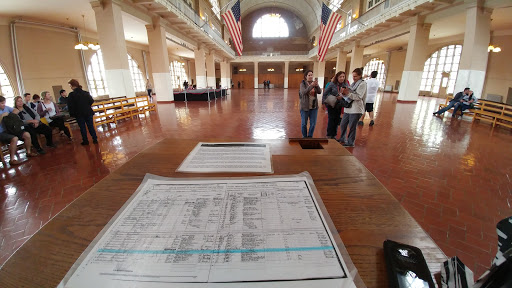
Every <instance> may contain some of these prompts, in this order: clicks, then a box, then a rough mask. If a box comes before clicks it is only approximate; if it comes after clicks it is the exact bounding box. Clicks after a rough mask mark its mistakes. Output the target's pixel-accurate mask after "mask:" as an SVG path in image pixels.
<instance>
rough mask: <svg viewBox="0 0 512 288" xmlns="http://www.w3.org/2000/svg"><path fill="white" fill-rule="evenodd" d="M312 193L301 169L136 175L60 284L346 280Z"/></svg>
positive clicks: (338, 283) (320, 283)
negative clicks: (247, 174)
mask: <svg viewBox="0 0 512 288" xmlns="http://www.w3.org/2000/svg"><path fill="white" fill-rule="evenodd" d="M316 193H317V192H316V189H315V187H314V184H313V182H312V180H311V178H310V177H309V174H307V173H302V174H298V175H291V176H279V177H277V176H274V177H252V178H215V179H212V178H209V179H205V178H203V179H173V178H164V177H158V176H153V175H146V178H145V179H144V181H143V182H142V184H141V185H140V186H139V188H138V189H137V191H136V193H134V195H132V197H131V198H130V199H129V200H128V201H127V203H126V204H125V205H124V206H123V207H122V208H121V209H120V211H119V212H118V213H117V214H116V215H115V216H114V218H113V219H112V220H111V221H110V222H109V224H108V225H107V226H106V227H105V228H104V229H103V230H102V232H101V233H100V234H99V235H98V237H96V239H95V240H94V241H93V242H92V243H91V245H90V246H89V247H88V248H87V250H86V251H85V252H84V253H83V254H82V256H81V257H80V258H79V259H78V261H77V262H76V263H75V265H74V266H73V268H72V269H71V270H70V272H69V273H68V275H67V276H66V278H65V279H64V280H63V282H62V283H61V286H63V287H72V288H82V287H88V288H89V287H123V288H124V287H294V288H296V287H355V286H354V284H353V281H352V278H351V276H350V273H349V272H348V270H347V266H346V262H345V261H344V259H343V258H342V256H341V253H340V249H341V248H343V249H344V247H342V244H341V246H338V245H340V244H338V245H337V244H336V239H335V238H334V237H333V234H331V232H330V229H329V228H328V225H327V224H326V223H327V222H326V219H328V220H329V223H330V219H329V218H328V217H329V216H328V214H327V213H326V212H324V213H322V212H321V210H323V209H325V208H323V207H324V206H323V204H322V203H321V199H320V198H319V197H315V194H316ZM323 214H324V215H323ZM335 233H336V232H335ZM336 237H337V236H336ZM344 257H346V258H347V257H348V256H347V255H345V256H344ZM346 260H347V259H346ZM348 260H349V261H350V258H348ZM350 263H351V262H350Z"/></svg>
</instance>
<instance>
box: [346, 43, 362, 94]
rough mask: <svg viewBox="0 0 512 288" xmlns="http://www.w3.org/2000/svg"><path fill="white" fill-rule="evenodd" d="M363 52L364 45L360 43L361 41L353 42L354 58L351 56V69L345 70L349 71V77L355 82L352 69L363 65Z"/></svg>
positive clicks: (351, 81)
mask: <svg viewBox="0 0 512 288" xmlns="http://www.w3.org/2000/svg"><path fill="white" fill-rule="evenodd" d="M363 52H364V47H363V46H361V45H360V44H359V41H356V42H354V43H353V44H352V58H350V69H349V71H345V72H346V73H347V79H350V83H351V84H352V83H354V79H353V78H352V71H354V70H355V69H356V68H361V67H363Z"/></svg>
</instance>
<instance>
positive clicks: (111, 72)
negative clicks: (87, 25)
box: [91, 0, 135, 97]
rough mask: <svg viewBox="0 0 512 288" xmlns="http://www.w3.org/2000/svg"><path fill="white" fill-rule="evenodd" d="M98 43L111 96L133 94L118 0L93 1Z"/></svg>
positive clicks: (128, 95)
mask: <svg viewBox="0 0 512 288" xmlns="http://www.w3.org/2000/svg"><path fill="white" fill-rule="evenodd" d="M91 6H92V8H93V10H94V13H95V16H96V27H97V29H98V38H99V44H100V46H101V52H102V54H103V63H104V65H105V77H106V78H107V79H106V80H107V85H108V90H109V96H110V97H120V96H126V97H135V89H134V88H133V80H132V75H131V73H130V66H129V65H128V52H127V50H126V40H125V38H124V31H123V17H122V14H121V12H122V11H121V6H120V3H119V2H118V1H117V0H104V1H101V2H100V1H93V2H91Z"/></svg>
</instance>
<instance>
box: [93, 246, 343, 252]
mask: <svg viewBox="0 0 512 288" xmlns="http://www.w3.org/2000/svg"><path fill="white" fill-rule="evenodd" d="M317 250H333V247H332V246H318V247H294V248H264V249H233V250H229V249H226V250H123V249H104V248H102V249H98V253H119V254H226V253H261V252H294V251H317Z"/></svg>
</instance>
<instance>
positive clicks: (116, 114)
mask: <svg viewBox="0 0 512 288" xmlns="http://www.w3.org/2000/svg"><path fill="white" fill-rule="evenodd" d="M92 110H93V111H94V116H93V123H94V128H96V127H97V126H99V125H102V124H107V123H117V121H119V120H121V119H126V118H132V116H135V115H138V114H144V113H146V112H147V111H155V110H156V105H155V104H154V103H150V102H149V97H148V96H139V97H132V98H119V99H114V100H108V101H101V102H95V103H94V104H92Z"/></svg>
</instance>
